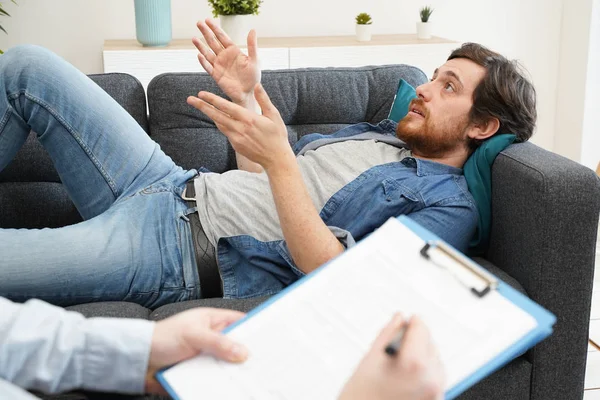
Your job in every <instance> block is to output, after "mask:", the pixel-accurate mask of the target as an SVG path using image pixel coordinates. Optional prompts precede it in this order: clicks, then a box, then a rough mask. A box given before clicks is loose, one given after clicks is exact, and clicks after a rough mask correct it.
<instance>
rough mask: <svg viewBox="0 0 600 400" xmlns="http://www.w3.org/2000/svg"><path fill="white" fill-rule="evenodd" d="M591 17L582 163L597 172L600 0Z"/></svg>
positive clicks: (599, 152)
mask: <svg viewBox="0 0 600 400" xmlns="http://www.w3.org/2000/svg"><path fill="white" fill-rule="evenodd" d="M591 15H592V18H591V27H590V36H589V37H590V46H589V51H588V68H587V82H586V89H585V92H586V93H585V109H584V117H583V135H582V140H581V163H582V164H583V165H585V166H587V167H589V168H592V169H593V170H596V168H597V167H598V163H599V162H600V74H599V72H600V0H594V4H593V7H592V13H591Z"/></svg>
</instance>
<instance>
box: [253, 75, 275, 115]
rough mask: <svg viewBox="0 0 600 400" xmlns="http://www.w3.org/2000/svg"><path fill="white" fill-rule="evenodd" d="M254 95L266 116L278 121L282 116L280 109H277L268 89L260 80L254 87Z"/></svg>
mask: <svg viewBox="0 0 600 400" xmlns="http://www.w3.org/2000/svg"><path fill="white" fill-rule="evenodd" d="M254 97H255V98H256V102H257V103H258V105H259V106H260V109H261V110H262V114H263V115H264V116H265V117H267V118H269V119H270V120H271V121H277V120H278V119H280V118H281V116H280V115H279V111H277V108H275V106H274V105H273V103H271V99H270V98H269V95H268V94H267V91H266V90H265V88H264V87H263V85H262V84H261V83H260V82H259V83H257V84H256V86H255V87H254Z"/></svg>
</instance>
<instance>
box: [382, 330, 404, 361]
mask: <svg viewBox="0 0 600 400" xmlns="http://www.w3.org/2000/svg"><path fill="white" fill-rule="evenodd" d="M407 327H408V323H406V322H405V323H404V324H402V326H401V327H400V331H398V333H397V334H396V336H395V337H394V339H392V341H391V342H390V343H389V344H388V345H387V346H385V352H386V353H387V354H388V355H390V356H395V355H396V354H398V352H399V351H400V346H401V345H402V338H403V337H404V333H405V332H406V328H407Z"/></svg>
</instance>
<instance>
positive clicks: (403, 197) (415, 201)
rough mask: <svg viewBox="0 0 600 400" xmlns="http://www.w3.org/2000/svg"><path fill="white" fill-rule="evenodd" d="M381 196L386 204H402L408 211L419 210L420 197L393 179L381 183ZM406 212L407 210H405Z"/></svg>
mask: <svg viewBox="0 0 600 400" xmlns="http://www.w3.org/2000/svg"><path fill="white" fill-rule="evenodd" d="M381 186H382V188H383V196H384V198H385V201H386V202H387V203H392V204H390V205H393V204H397V203H403V204H404V205H405V206H406V207H408V208H409V210H410V211H416V209H418V208H420V205H421V203H422V202H421V200H420V196H419V195H418V194H417V193H416V192H415V191H414V190H412V189H410V188H408V187H407V186H405V185H403V184H402V183H400V182H398V181H397V180H394V179H384V180H383V181H382V182H381ZM407 211H408V210H407Z"/></svg>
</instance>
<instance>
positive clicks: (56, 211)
mask: <svg viewBox="0 0 600 400" xmlns="http://www.w3.org/2000/svg"><path fill="white" fill-rule="evenodd" d="M0 204H1V205H2V212H0V228H27V229H35V228H38V229H41V228H58V227H61V226H66V225H72V224H75V223H77V222H80V221H81V216H80V215H79V212H78V211H77V209H76V208H75V206H74V205H73V202H71V199H70V198H69V195H68V194H67V191H66V190H65V188H64V186H63V185H62V183H56V182H4V183H0Z"/></svg>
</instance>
